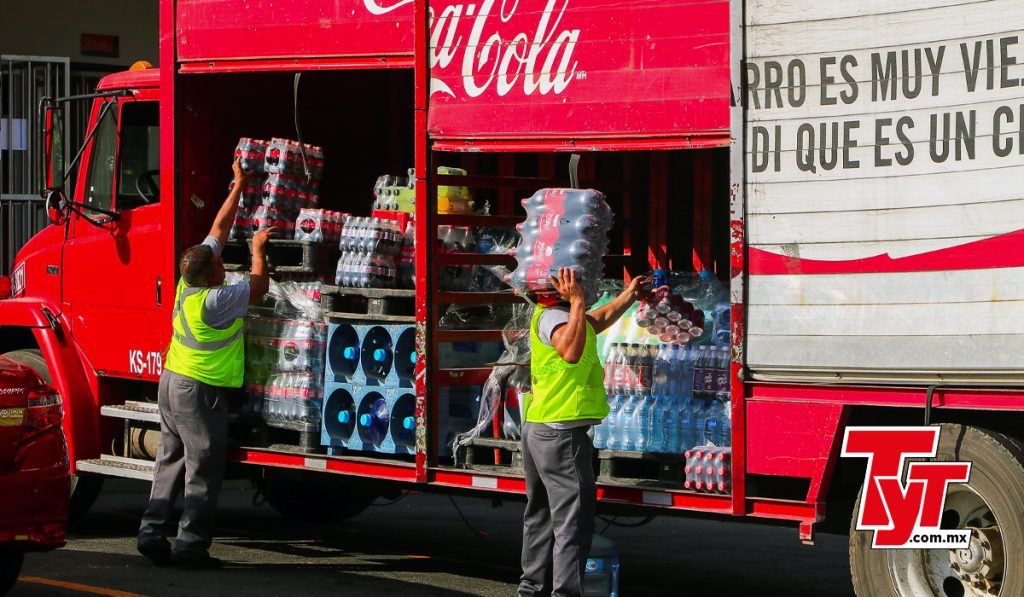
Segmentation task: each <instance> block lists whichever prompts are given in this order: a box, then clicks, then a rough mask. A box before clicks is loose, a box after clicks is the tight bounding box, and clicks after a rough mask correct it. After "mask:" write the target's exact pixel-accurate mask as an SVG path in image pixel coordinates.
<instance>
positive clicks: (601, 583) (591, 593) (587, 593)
mask: <svg viewBox="0 0 1024 597" xmlns="http://www.w3.org/2000/svg"><path fill="white" fill-rule="evenodd" d="M583 595H584V597H618V595H619V546H618V545H616V544H615V542H614V541H612V540H611V539H609V538H607V537H605V536H603V535H596V534H595V535H594V539H593V541H592V542H591V544H590V554H589V555H588V556H587V565H586V573H585V574H584V575H583Z"/></svg>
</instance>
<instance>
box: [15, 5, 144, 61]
mask: <svg viewBox="0 0 1024 597" xmlns="http://www.w3.org/2000/svg"><path fill="white" fill-rule="evenodd" d="M158 5H159V2H158V0H87V1H81V0H27V1H26V0H0V53H2V54H31V55H37V56H67V57H69V58H71V62H84V63H91V64H109V65H118V66H130V65H131V64H132V63H133V62H135V61H136V60H148V61H150V62H152V63H153V64H154V65H155V64H156V63H157V57H158V54H159V50H158V46H159V39H160V38H159V29H158V25H159V19H158ZM82 33H98V34H103V35H117V36H119V37H120V51H119V55H118V57H117V58H100V57H97V56H83V55H82V54H81V51H80V50H81V34H82Z"/></svg>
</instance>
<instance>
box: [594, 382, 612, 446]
mask: <svg viewBox="0 0 1024 597" xmlns="http://www.w3.org/2000/svg"><path fill="white" fill-rule="evenodd" d="M605 398H606V399H607V400H608V402H609V404H608V408H609V409H610V408H611V397H610V396H608V395H607V394H605ZM611 416H612V415H611V412H609V413H608V418H611ZM606 447H608V419H607V418H606V419H605V420H604V421H601V422H600V423H598V424H597V425H594V449H596V450H603V449H605V448H606Z"/></svg>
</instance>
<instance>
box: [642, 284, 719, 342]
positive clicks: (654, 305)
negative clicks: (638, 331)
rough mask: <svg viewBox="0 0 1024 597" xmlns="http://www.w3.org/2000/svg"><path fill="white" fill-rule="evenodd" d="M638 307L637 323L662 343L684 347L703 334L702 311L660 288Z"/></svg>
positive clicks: (657, 287) (667, 289)
mask: <svg viewBox="0 0 1024 597" xmlns="http://www.w3.org/2000/svg"><path fill="white" fill-rule="evenodd" d="M655 286H656V288H655V289H654V290H653V291H651V292H650V293H649V295H648V296H647V297H646V298H645V299H644V300H641V301H640V302H639V303H638V305H637V312H636V319H635V321H636V324H637V325H638V326H640V327H641V328H644V329H646V330H647V332H648V333H650V334H651V335H652V336H657V338H658V339H659V340H660V341H662V342H668V343H671V342H675V343H677V344H687V343H689V342H690V340H692V339H694V338H699V337H701V336H702V335H703V334H704V312H703V311H699V310H698V309H696V308H695V307H694V306H693V305H692V304H690V303H688V302H687V301H686V300H685V299H683V297H681V296H679V295H678V294H674V293H673V292H672V289H671V288H669V287H668V286H665V285H659V284H658V280H657V279H656V281H655Z"/></svg>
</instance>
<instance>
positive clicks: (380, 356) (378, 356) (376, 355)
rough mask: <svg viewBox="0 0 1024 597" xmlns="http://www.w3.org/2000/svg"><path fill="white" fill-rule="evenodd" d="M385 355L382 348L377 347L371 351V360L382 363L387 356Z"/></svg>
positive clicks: (385, 352)
mask: <svg viewBox="0 0 1024 597" xmlns="http://www.w3.org/2000/svg"><path fill="white" fill-rule="evenodd" d="M387 356H388V353H387V351H386V350H384V349H383V348H378V349H377V350H375V351H373V360H375V361H377V362H378V363H383V362H384V359H385V358H387Z"/></svg>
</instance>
